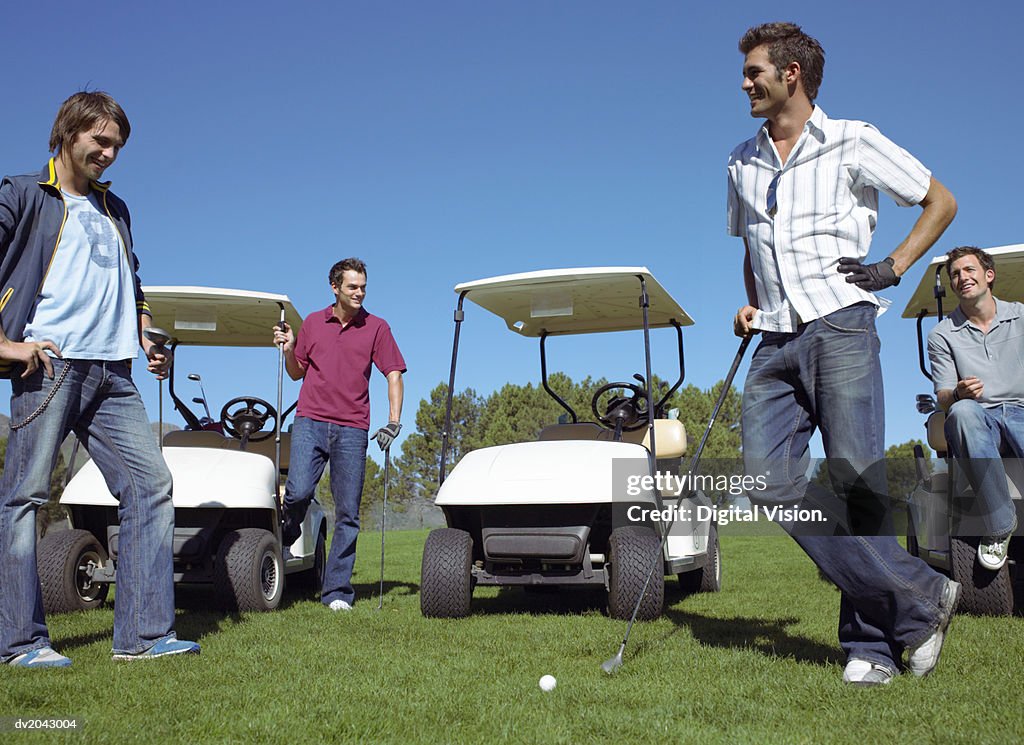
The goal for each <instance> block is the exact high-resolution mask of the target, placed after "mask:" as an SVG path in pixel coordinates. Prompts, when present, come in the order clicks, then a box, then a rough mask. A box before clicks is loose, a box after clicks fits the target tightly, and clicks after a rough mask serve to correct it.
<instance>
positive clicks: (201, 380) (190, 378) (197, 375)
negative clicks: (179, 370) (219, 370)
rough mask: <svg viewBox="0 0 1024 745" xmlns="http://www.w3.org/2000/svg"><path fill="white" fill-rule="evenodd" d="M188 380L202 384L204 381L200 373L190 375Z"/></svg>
mask: <svg viewBox="0 0 1024 745" xmlns="http://www.w3.org/2000/svg"><path fill="white" fill-rule="evenodd" d="M188 379H189V380H192V381H195V382H196V383H202V382H203V379H202V378H200V377H199V373H189V374H188Z"/></svg>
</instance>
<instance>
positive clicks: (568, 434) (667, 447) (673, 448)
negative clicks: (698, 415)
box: [539, 419, 686, 460]
mask: <svg viewBox="0 0 1024 745" xmlns="http://www.w3.org/2000/svg"><path fill="white" fill-rule="evenodd" d="M613 435H614V433H613V432H612V431H611V430H610V429H605V428H604V427H602V426H600V425H599V424H595V423H594V422H578V423H576V424H551V425H549V426H547V427H545V428H544V429H542V430H541V431H540V437H539V439H540V440H607V441H611V439H612V437H613ZM622 440H623V442H632V443H635V444H637V445H643V446H644V447H645V448H647V449H648V450H650V448H651V443H650V435H649V432H648V428H647V427H643V428H642V429H638V430H634V431H633V432H623V433H622ZM654 440H655V444H656V445H657V448H658V452H657V453H655V454H654V457H656V458H658V459H659V460H669V459H671V458H682V457H683V455H685V454H686V428H685V427H684V426H683V423H682V422H681V421H679V420H678V419H655V420H654Z"/></svg>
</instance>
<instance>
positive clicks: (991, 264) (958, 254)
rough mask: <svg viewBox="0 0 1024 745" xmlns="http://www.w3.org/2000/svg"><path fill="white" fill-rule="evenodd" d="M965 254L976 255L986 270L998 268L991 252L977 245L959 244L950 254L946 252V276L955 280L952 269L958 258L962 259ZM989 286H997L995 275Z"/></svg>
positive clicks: (950, 279)
mask: <svg viewBox="0 0 1024 745" xmlns="http://www.w3.org/2000/svg"><path fill="white" fill-rule="evenodd" d="M964 256H974V257H975V258H977V259H978V263H979V264H981V268H982V269H983V270H984V271H986V272H987V271H989V270H991V271H993V272H994V271H995V270H996V262H995V259H993V258H992V255H991V254H989V253H988V252H987V251H983V250H982V249H980V248H978V247H977V246H957V247H956V248H954V249H953V250H952V251H950V252H949V253H948V254H946V276H947V277H949V281H950V282H952V281H953V277H952V275H951V274H950V270H951V269H952V268H953V262H955V261H956V260H957V259H962V258H963V257H964ZM988 286H989V287H995V286H996V279H995V277H993V278H992V281H991V282H989V283H988Z"/></svg>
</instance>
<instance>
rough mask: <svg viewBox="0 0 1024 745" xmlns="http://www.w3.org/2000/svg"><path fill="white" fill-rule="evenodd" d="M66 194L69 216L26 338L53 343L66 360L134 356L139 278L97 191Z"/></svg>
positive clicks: (26, 329) (127, 357) (137, 347)
mask: <svg viewBox="0 0 1024 745" xmlns="http://www.w3.org/2000/svg"><path fill="white" fill-rule="evenodd" d="M63 196H64V204H65V205H67V210H68V215H67V220H65V221H64V229H63V231H62V232H61V236H60V242H59V243H58V244H57V250H56V252H55V253H54V257H53V263H52V264H51V265H50V269H49V271H48V272H47V274H46V279H45V280H44V281H43V287H42V290H41V291H40V293H39V297H38V298H37V299H36V307H35V310H34V312H33V314H32V316H31V318H29V321H28V325H27V326H26V327H25V341H45V340H49V341H52V342H53V343H54V344H56V345H57V348H58V349H59V350H60V353H61V356H63V357H65V358H66V359H82V360H126V359H134V358H135V356H136V354H137V353H138V349H139V331H138V323H139V321H138V313H137V311H136V308H135V281H134V276H133V274H132V270H131V267H129V266H128V256H127V254H126V253H125V250H124V248H123V246H122V243H121V237H120V235H118V232H117V228H116V227H115V226H114V223H113V221H111V219H110V218H109V217H108V216H107V215H106V213H105V212H104V211H103V207H102V206H101V204H100V202H99V200H98V198H97V196H96V193H95V192H92V191H90V192H89V196H87V197H79V196H74V195H71V194H68V193H66V192H65V193H64V194H63Z"/></svg>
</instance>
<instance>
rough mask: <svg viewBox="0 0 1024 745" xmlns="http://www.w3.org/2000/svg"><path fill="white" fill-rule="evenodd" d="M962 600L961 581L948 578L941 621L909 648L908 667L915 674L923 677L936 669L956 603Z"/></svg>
mask: <svg viewBox="0 0 1024 745" xmlns="http://www.w3.org/2000/svg"><path fill="white" fill-rule="evenodd" d="M959 602H960V583H959V582H954V581H953V580H951V579H950V580H946V586H945V587H943V588H942V599H941V600H940V601H939V623H938V626H937V627H936V629H935V631H934V632H932V635H931V636H929V637H928V638H927V639H925V640H924V641H923V642H921V643H920V644H918V645H917V646H916V647H914V648H913V649H910V650H908V652H909V654H908V655H907V669H908V670H910V672H912V673H913V674H914V675H916V676H918V677H922V676H925V675H927V674H928V673H930V672H931V671H932V670H934V669H935V666H936V665H938V664H939V655H940V654H941V653H942V643H943V642H944V641H945V640H946V631H947V629H948V628H949V622H950V621H952V620H953V614H954V613H955V612H956V604H957V603H959Z"/></svg>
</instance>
